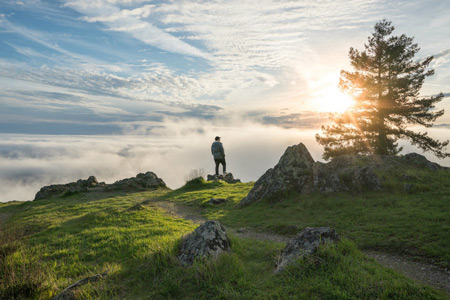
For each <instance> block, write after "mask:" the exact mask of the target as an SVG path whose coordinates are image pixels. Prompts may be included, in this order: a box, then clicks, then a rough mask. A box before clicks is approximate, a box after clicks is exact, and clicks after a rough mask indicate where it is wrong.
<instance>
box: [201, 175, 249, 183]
mask: <svg viewBox="0 0 450 300" xmlns="http://www.w3.org/2000/svg"><path fill="white" fill-rule="evenodd" d="M206 180H207V181H218V180H223V181H225V182H227V183H240V182H241V180H240V179H234V177H233V174H232V173H226V174H225V175H211V174H208V175H207V176H206Z"/></svg>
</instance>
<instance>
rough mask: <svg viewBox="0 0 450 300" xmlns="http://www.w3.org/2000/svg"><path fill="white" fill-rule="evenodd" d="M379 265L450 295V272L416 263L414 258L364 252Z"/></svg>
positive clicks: (426, 264) (434, 266)
mask: <svg viewBox="0 0 450 300" xmlns="http://www.w3.org/2000/svg"><path fill="white" fill-rule="evenodd" d="M364 253H365V254H366V255H367V256H369V257H371V258H373V259H375V260H376V261H377V262H378V263H380V264H382V265H383V266H386V267H388V268H391V269H394V270H395V271H397V272H399V273H402V274H404V275H406V276H408V277H410V278H412V279H415V280H418V281H421V282H423V283H426V284H429V285H431V286H433V287H436V288H438V289H441V290H444V291H445V292H447V293H449V294H450V270H448V269H445V268H442V267H439V266H436V265H433V264H428V263H424V262H418V261H414V260H413V258H412V257H408V256H403V255H397V254H391V253H382V252H376V251H364Z"/></svg>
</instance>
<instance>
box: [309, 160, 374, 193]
mask: <svg viewBox="0 0 450 300" xmlns="http://www.w3.org/2000/svg"><path fill="white" fill-rule="evenodd" d="M360 158H361V157H359V156H354V155H343V156H339V157H336V158H334V159H333V160H331V161H330V162H329V163H327V164H324V163H320V162H317V163H316V164H315V165H314V168H313V184H312V187H308V190H311V191H319V192H321V193H324V194H326V193H336V192H341V191H361V190H379V189H381V181H380V179H379V178H378V176H377V175H376V174H375V172H374V168H373V167H372V166H370V165H365V166H361V165H360V162H359V159H360Z"/></svg>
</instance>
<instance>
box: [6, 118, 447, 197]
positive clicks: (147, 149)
mask: <svg viewBox="0 0 450 300" xmlns="http://www.w3.org/2000/svg"><path fill="white" fill-rule="evenodd" d="M317 132H318V130H317V129H314V130H312V129H308V130H300V129H283V128H279V127H266V126H248V127H246V128H245V127H244V128H217V127H215V128H210V129H202V130H196V131H186V132H184V133H183V132H182V133H180V132H178V133H174V134H165V135H154V136H149V135H115V136H109V135H108V136H106V135H104V136H79V135H77V136H61V135H17V134H0V202H6V201H11V200H21V201H24V200H32V199H33V198H34V195H35V194H36V192H37V191H38V190H39V189H40V188H41V187H42V186H44V185H49V184H55V183H67V182H72V181H76V180H78V179H80V178H83V179H86V178H87V177H88V176H90V175H94V176H96V177H97V179H98V180H99V181H105V182H106V183H113V182H114V181H116V180H118V179H122V178H126V177H132V176H135V175H136V174H138V173H141V172H146V171H153V172H155V173H156V174H157V175H158V176H159V177H161V178H162V179H163V180H164V181H165V182H166V184H167V185H168V186H169V187H170V188H178V187H180V186H182V185H183V184H184V177H185V175H186V174H188V173H189V171H190V170H191V169H205V170H206V171H207V172H208V173H210V174H212V173H213V172H214V161H213V158H212V156H211V152H210V146H211V143H212V142H213V139H214V137H215V136H216V135H220V136H222V142H223V144H224V148H225V152H226V159H227V169H228V171H229V172H232V173H233V174H234V176H235V177H236V178H240V179H241V180H242V181H244V182H246V181H255V180H257V179H258V178H259V176H261V175H262V174H263V173H264V172H265V171H266V170H267V169H269V168H271V167H273V166H274V165H275V164H276V163H277V161H278V159H279V158H280V156H281V155H282V154H283V152H284V150H285V149H286V147H288V146H290V145H294V144H298V143H299V142H303V143H304V144H305V145H306V146H307V147H308V149H309V150H310V152H311V155H312V156H313V158H314V159H315V160H321V155H322V147H321V146H320V145H318V144H317V143H316V142H315V139H314V135H315V133H317ZM432 136H434V137H439V138H440V139H449V138H450V130H449V129H433V134H432ZM411 151H415V152H419V153H421V152H420V151H418V150H417V149H415V148H413V147H411V146H409V145H408V144H405V151H404V152H411ZM426 156H427V157H428V158H429V159H430V160H432V161H436V162H438V163H440V164H442V165H446V166H450V158H449V159H445V160H438V159H436V158H435V157H433V155H431V154H426Z"/></svg>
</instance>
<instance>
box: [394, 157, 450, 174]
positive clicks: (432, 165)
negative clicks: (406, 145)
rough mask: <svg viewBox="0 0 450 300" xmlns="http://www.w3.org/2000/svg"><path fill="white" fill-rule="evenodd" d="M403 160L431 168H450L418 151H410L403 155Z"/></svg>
mask: <svg viewBox="0 0 450 300" xmlns="http://www.w3.org/2000/svg"><path fill="white" fill-rule="evenodd" d="M403 160H404V161H406V162H408V163H410V164H412V165H415V166H418V167H422V168H427V169H430V170H439V169H448V168H445V167H442V166H440V165H438V164H437V163H434V162H431V161H429V160H428V159H427V158H426V157H425V156H423V155H420V154H417V153H408V154H406V155H404V156H403Z"/></svg>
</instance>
